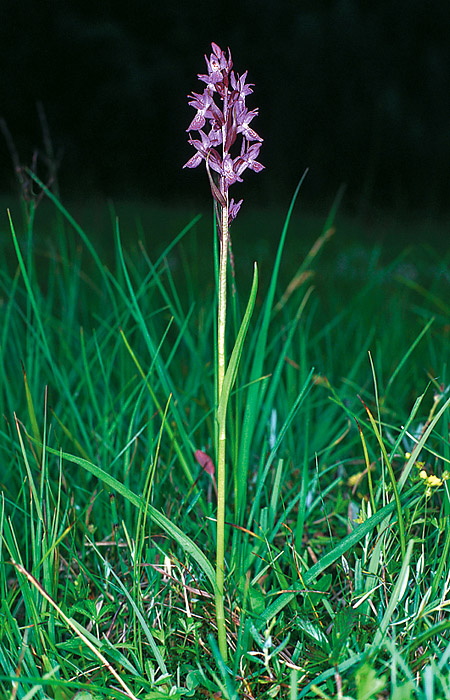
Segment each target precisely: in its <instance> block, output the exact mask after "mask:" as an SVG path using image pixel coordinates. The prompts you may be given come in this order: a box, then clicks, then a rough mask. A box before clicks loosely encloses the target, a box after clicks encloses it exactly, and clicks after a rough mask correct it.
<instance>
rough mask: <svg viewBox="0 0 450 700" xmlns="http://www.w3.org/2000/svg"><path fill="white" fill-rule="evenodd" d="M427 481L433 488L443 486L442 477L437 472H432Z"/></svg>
mask: <svg viewBox="0 0 450 700" xmlns="http://www.w3.org/2000/svg"><path fill="white" fill-rule="evenodd" d="M427 483H428V486H431V487H432V488H433V487H435V486H436V487H437V486H442V479H440V478H439V477H438V476H436V475H435V474H430V476H429V477H428V478H427Z"/></svg>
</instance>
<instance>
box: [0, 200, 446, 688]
mask: <svg viewBox="0 0 450 700" xmlns="http://www.w3.org/2000/svg"><path fill="white" fill-rule="evenodd" d="M47 194H48V195H49V197H50V198H52V199H53V201H54V204H55V205H56V206H57V207H58V211H59V212H60V213H62V214H63V215H64V216H65V222H66V223H65V225H64V230H60V232H59V234H58V235H59V236H60V237H61V239H62V237H63V236H64V245H63V246H62V247H61V248H60V249H59V250H58V248H57V240H59V239H55V241H54V244H53V245H54V247H55V253H54V254H52V255H51V256H50V259H49V260H48V262H47V266H46V267H44V268H42V267H41V266H40V265H39V264H38V259H37V257H36V252H35V251H36V247H35V246H34V235H35V234H34V232H32V233H33V235H32V236H29V237H28V239H27V240H26V242H25V244H26V245H27V246H29V248H28V249H27V250H24V249H23V246H24V243H23V242H22V243H21V242H20V240H19V237H18V235H17V233H16V231H15V227H14V226H13V227H12V245H13V247H14V248H15V252H16V255H17V260H18V265H17V269H16V270H14V269H10V268H11V265H10V264H9V266H8V267H5V266H3V267H2V270H1V282H2V296H3V299H4V301H3V304H2V306H1V309H0V312H1V314H2V326H1V327H2V341H1V352H2V363H1V373H2V379H1V387H2V390H1V392H0V396H1V402H2V406H1V408H2V415H3V416H4V422H3V428H2V440H1V444H2V456H3V460H2V463H3V471H2V474H3V476H2V482H3V501H2V516H1V520H0V523H1V542H2V567H1V577H0V585H1V588H2V600H3V603H2V633H1V639H0V659H1V666H2V678H1V680H0V684H1V685H0V687H1V693H2V694H3V695H4V696H5V697H9V696H10V695H11V693H13V695H14V696H16V695H17V697H27V696H28V697H31V695H32V694H34V695H36V696H39V697H42V698H44V697H56V696H58V697H61V698H63V697H64V698H66V697H72V696H74V695H75V694H76V693H81V692H84V693H86V694H88V695H91V696H92V697H97V696H98V697H100V696H108V697H113V696H115V697H116V696H119V695H120V693H123V692H128V694H129V695H130V696H135V697H142V696H144V695H145V696H146V697H149V698H157V697H165V696H169V695H170V693H171V694H172V695H171V697H180V698H181V697H201V696H206V697H208V695H209V696H211V697H213V696H214V694H216V693H218V692H221V693H222V696H223V697H229V698H233V697H237V698H270V697H280V698H284V697H311V698H312V697H335V696H336V695H338V696H339V695H340V696H343V695H346V696H349V697H355V698H359V697H375V696H377V695H378V696H382V697H391V696H392V697H396V696H397V697H417V698H422V697H423V698H428V697H447V696H448V682H449V678H448V671H447V665H448V664H447V661H448V659H447V652H446V649H447V648H448V642H447V638H448V633H449V632H448V629H449V626H450V624H449V623H448V621H447V615H446V609H447V605H448V603H447V595H448V593H447V591H448V584H449V572H448V563H447V552H448V548H449V545H450V537H449V534H448V533H449V528H448V508H449V502H448V489H447V483H448V482H447V481H446V476H447V475H446V468H447V464H448V460H449V455H448V452H449V445H448V435H447V433H446V430H445V426H446V425H447V424H448V418H447V416H448V410H449V408H448V407H449V399H448V394H447V388H446V366H445V363H444V362H442V363H440V362H439V358H442V357H445V356H446V352H447V351H448V334H447V332H446V326H445V321H446V319H445V315H444V314H443V313H441V312H440V311H439V303H438V299H439V295H440V290H439V288H438V287H437V286H436V287H435V288H434V289H432V290H430V292H427V294H426V295H424V294H423V293H422V290H421V288H420V285H418V284H415V285H411V284H410V283H409V282H408V283H407V284H405V281H404V280H403V279H396V278H395V275H394V271H395V269H396V267H397V262H393V263H392V264H391V265H390V266H387V267H386V266H384V267H381V266H378V267H377V269H376V270H374V273H373V276H372V278H371V279H370V280H368V282H367V283H366V285H365V286H364V287H360V286H357V287H356V288H355V292H354V294H353V296H352V297H351V299H350V301H349V302H348V305H346V306H345V307H343V308H341V309H337V308H336V307H337V301H338V298H337V292H338V290H337V289H336V288H335V287H334V286H331V281H330V286H329V287H328V288H323V287H322V288H321V287H320V285H319V286H318V288H317V290H314V289H312V286H311V281H312V280H313V273H314V265H315V262H316V261H317V259H318V257H319V255H320V254H322V253H323V252H324V251H323V248H322V247H321V246H322V245H324V244H325V243H327V245H329V242H328V239H329V237H330V234H329V232H330V230H331V228H332V226H333V218H334V215H335V211H334V209H333V211H332V212H331V215H330V217H329V218H328V219H327V221H325V223H324V230H323V233H322V235H321V236H320V237H319V244H318V245H317V246H316V247H315V248H314V249H313V251H312V252H311V255H310V256H308V257H307V258H306V260H305V261H304V262H303V263H302V262H301V261H299V267H298V271H297V273H296V275H295V277H294V280H292V279H289V278H288V279H286V280H284V281H283V279H282V275H281V276H280V265H281V253H282V248H283V244H284V240H285V237H286V236H287V235H288V226H287V224H288V221H287V222H286V226H285V227H284V229H283V232H282V237H281V241H280V247H279V253H278V256H277V259H276V261H275V267H274V272H273V275H272V279H271V281H270V283H269V284H266V286H265V289H266V292H265V295H264V296H263V297H261V298H260V299H259V300H258V302H257V307H256V311H255V318H254V320H253V322H252V323H251V324H250V326H249V330H248V338H247V341H246V345H245V351H244V352H243V356H242V362H241V366H240V370H239V372H238V375H237V379H236V385H235V389H234V391H233V394H232V396H231V400H230V406H231V410H230V414H229V418H228V422H227V434H228V441H229V453H230V463H231V465H232V470H230V475H229V478H228V482H227V485H226V492H227V494H228V497H227V500H226V514H225V519H226V522H227V523H228V525H227V527H229V528H230V534H231V538H230V549H229V550H228V551H227V553H226V569H225V599H224V600H225V605H224V611H225V616H226V621H227V637H226V639H227V647H228V663H227V664H226V665H225V664H224V661H223V659H222V655H221V654H220V653H219V651H218V648H217V646H216V642H215V637H216V625H215V607H214V583H215V572H214V566H213V562H214V553H215V547H216V542H215V513H216V497H215V491H214V484H213V479H212V476H213V474H212V473H211V472H208V471H207V470H205V469H203V468H202V466H201V465H200V464H199V463H198V462H197V461H196V459H195V453H196V451H197V450H202V451H204V452H206V453H207V452H210V451H211V447H212V445H213V444H214V439H215V427H214V405H215V386H214V371H213V367H212V366H211V361H210V360H211V357H212V356H213V352H212V347H213V342H214V341H213V338H214V332H213V329H214V304H213V300H212V298H211V296H209V297H208V294H205V292H203V297H202V298H200V299H199V300H198V301H196V299H195V295H193V294H191V293H190V292H189V291H187V292H186V290H189V289H194V288H195V284H196V271H195V269H194V268H189V267H185V268H184V270H185V273H186V274H187V278H185V279H184V280H182V281H180V280H179V279H178V281H177V282H175V280H174V276H173V273H172V268H171V265H170V264H169V260H170V257H171V256H173V255H177V252H176V250H177V248H176V246H180V245H183V246H184V247H185V250H188V248H189V235H190V234H191V233H192V231H193V229H194V228H195V227H196V226H198V222H197V221H195V220H194V221H192V222H191V223H190V224H189V225H188V226H187V227H186V230H184V231H182V232H180V235H179V236H177V239H178V242H177V243H176V244H174V245H172V243H171V244H169V246H168V247H167V248H166V249H165V250H164V251H163V254H162V255H161V256H159V257H158V259H156V260H154V261H152V260H151V259H150V258H149V257H148V256H147V255H145V256H142V255H140V256H138V255H136V256H135V257H133V258H131V257H130V256H129V255H128V254H127V252H126V249H125V248H124V247H123V246H122V243H121V236H120V230H119V226H118V224H117V225H116V228H115V242H116V256H115V266H114V267H111V266H110V267H108V268H106V267H105V266H104V265H103V263H102V261H101V259H100V258H99V257H98V255H97V253H96V250H95V247H94V245H93V242H92V240H91V239H90V238H89V237H88V236H87V234H86V233H85V232H84V231H83V230H82V229H80V228H79V227H78V226H77V224H76V223H75V222H74V221H73V220H72V219H71V217H70V215H69V214H68V213H67V212H66V211H65V210H64V208H63V207H62V205H61V204H60V203H59V202H58V200H56V199H54V198H53V195H52V194H51V193H50V192H47ZM288 218H289V217H288ZM73 233H75V235H76V236H77V237H78V240H79V241H81V245H80V244H77V243H76V241H75V239H73ZM67 248H70V250H75V251H78V252H77V255H78V257H77V256H74V257H71V259H70V260H69V259H68V258H67V257H66V255H65V254H64V250H65V249H67ZM83 249H84V250H85V251H86V252H88V253H90V255H91V259H92V261H93V265H92V264H90V263H88V261H87V260H84V257H85V255H84V253H82V250H83ZM325 254H326V249H325ZM82 256H83V259H82ZM433 264H435V263H433ZM441 282H442V280H441ZM336 284H337V285H338V284H339V280H338V278H336ZM236 285H237V286H238V285H239V280H236ZM210 294H211V295H212V294H213V288H212V287H211V292H210ZM399 298H401V304H400V305H399ZM380 299H383V306H382V308H381V309H380V308H379V306H380V303H379V300H380ZM322 307H324V308H330V309H333V314H329V315H326V314H324V312H323V311H322V310H321V308H322ZM230 308H231V309H232V311H231V316H230V318H231V323H230V326H229V329H228V334H230V335H231V336H232V335H233V333H234V332H236V330H235V329H237V328H238V327H239V325H240V320H241V301H240V296H239V289H237V291H236V295H235V297H233V302H232V306H231V307H230ZM377 309H378V310H377ZM431 312H434V313H435V317H434V320H433V321H432V322H431V319H430V316H431ZM427 317H428V320H427ZM386 319H389V321H390V323H389V324H388V323H387V322H386ZM230 341H231V338H230ZM369 350H371V357H372V365H371V364H370V361H369V356H368V354H367V353H368V351H369ZM20 361H22V363H23V369H24V371H23V372H22V368H21V364H20ZM313 368H314V369H313ZM427 374H429V376H430V378H428V376H427ZM414 385H416V386H417V387H419V389H420V391H418V392H417V394H420V395H419V398H418V399H417V400H414V398H413V397H414V394H413V390H414ZM427 385H428V386H427ZM46 387H47V388H46ZM256 390H257V391H256ZM359 397H361V399H362V400H361V399H360V398H359ZM14 415H15V416H16V418H15V417H14ZM249 417H250V420H251V421H252V422H251V423H249ZM249 425H251V436H250V435H249V434H248V432H249ZM242 445H245V446H246V447H245V450H244V448H243V447H242ZM243 455H244V456H245V458H246V460H247V461H246V464H247V467H246V474H247V478H246V488H245V496H244V497H243V501H242V503H241V505H240V507H239V509H237V502H236V498H235V493H236V489H235V483H234V477H233V474H235V473H236V470H237V468H238V465H239V468H241V469H242V464H243V462H242V460H243ZM433 475H434V478H432V477H433ZM395 491H397V496H398V500H396V499H395V497H394V496H395ZM400 519H401V521H402V527H403V530H401V528H400V526H399V522H400ZM402 532H403V535H402V534H401V533H402ZM13 562H15V564H13ZM44 592H45V594H44ZM86 640H87V641H86ZM88 642H89V643H88ZM111 669H113V670H114V671H115V672H116V673H117V674H119V676H120V678H121V680H122V681H123V683H124V684H125V685H126V687H127V689H128V691H124V688H123V686H122V687H121V683H120V682H119V681H117V678H115V676H114V673H113V672H112V670H111ZM430 688H433V691H432V692H433V693H434V696H433V695H431V696H430V692H431V691H430ZM408 693H409V695H408ZM396 694H397V695H396Z"/></svg>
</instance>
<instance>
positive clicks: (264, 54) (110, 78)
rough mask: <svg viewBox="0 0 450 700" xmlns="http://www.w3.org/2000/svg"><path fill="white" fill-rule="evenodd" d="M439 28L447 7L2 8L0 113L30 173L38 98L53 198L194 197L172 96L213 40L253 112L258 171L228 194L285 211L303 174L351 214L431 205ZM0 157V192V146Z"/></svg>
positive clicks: (48, 2) (436, 174)
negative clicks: (243, 80) (225, 51)
mask: <svg viewBox="0 0 450 700" xmlns="http://www.w3.org/2000/svg"><path fill="white" fill-rule="evenodd" d="M449 29H450V4H449V3H446V2H438V0H436V1H435V2H431V3H424V2H422V1H420V2H419V0H396V2H392V0H378V1H377V2H363V1H362V0H361V1H358V0H305V1H304V2H302V1H301V0H297V1H296V2H294V1H293V0H292V1H289V0H240V2H233V1H232V0H229V2H227V3H225V2H223V3H211V2H206V1H205V0H200V1H199V2H194V3H192V2H166V3H152V2H148V0H129V2H128V3H124V2H123V0H121V1H120V2H119V1H118V0H104V1H99V2H94V3H93V2H92V0H89V1H87V0H79V1H75V0H73V1H72V0H68V1H61V0H39V1H38V0H20V2H19V1H18V0H2V2H1V3H0V65H1V75H2V80H3V90H2V105H1V108H0V116H2V117H3V118H4V119H5V121H6V123H7V125H8V128H9V130H10V132H11V134H12V136H13V139H14V142H15V144H16V147H17V150H18V152H19V155H20V158H21V160H22V161H24V162H28V163H29V162H30V161H31V155H32V151H33V148H34V147H40V146H41V144H42V136H41V133H40V126H39V119H38V114H37V110H36V103H37V102H38V101H40V102H41V103H42V105H43V107H44V110H45V114H46V117H47V121H48V124H49V128H50V132H51V135H52V139H53V143H54V147H55V150H56V151H58V149H61V150H62V163H61V168H60V179H61V182H62V186H63V192H68V193H74V194H80V195H82V194H88V193H93V192H96V193H98V192H100V193H103V194H112V195H115V196H117V195H120V194H122V195H125V196H130V195H131V194H135V195H137V196H142V195H144V196H147V197H158V198H169V199H170V198H180V197H183V198H186V197H190V196H195V194H194V192H195V191H196V189H198V188H199V186H200V182H201V183H202V185H201V186H204V187H205V189H206V184H205V182H206V181H205V176H204V173H197V172H195V173H194V172H189V173H186V172H183V171H181V166H182V164H183V163H184V162H185V161H186V160H187V158H189V156H190V155H191V151H190V148H189V146H188V145H187V143H186V140H187V134H186V133H185V128H186V126H187V124H188V123H189V120H190V119H191V110H190V108H189V107H188V106H187V102H186V95H187V93H188V92H190V91H192V90H197V89H200V90H201V89H202V85H201V84H200V83H199V82H198V81H197V79H196V73H198V72H203V70H204V59H203V54H204V53H205V52H208V53H209V45H210V42H211V41H212V40H213V41H216V42H217V43H219V44H221V45H222V46H223V47H225V46H227V45H229V46H230V47H231V50H232V54H233V59H234V63H235V67H236V69H237V70H238V71H239V72H243V71H244V70H245V69H246V68H248V69H249V77H250V79H251V81H252V82H254V83H255V93H254V95H252V96H251V97H250V98H249V107H255V106H259V108H260V116H259V117H258V120H257V126H256V121H255V128H256V129H257V131H258V132H259V133H260V134H261V135H262V136H263V137H264V138H265V143H264V146H263V149H262V151H261V157H260V159H261V161H262V162H263V163H264V164H265V165H266V167H267V170H266V172H265V174H264V177H261V178H258V182H257V183H256V181H255V182H254V183H253V182H251V178H250V177H249V178H247V182H246V183H245V185H242V186H241V187H242V190H241V194H243V195H244V196H245V191H246V190H247V191H248V192H249V191H250V190H251V191H252V197H254V201H255V202H256V201H264V202H267V201H269V202H272V201H273V202H277V201H280V200H281V201H282V202H283V203H284V202H285V201H286V198H287V196H289V195H290V193H291V192H292V191H293V188H294V186H295V184H296V182H297V180H298V179H299V177H300V175H301V173H302V172H303V170H304V169H305V168H306V167H309V168H310V173H309V176H308V180H307V185H306V192H307V194H306V196H307V198H308V199H309V200H310V201H312V202H314V201H316V200H326V199H327V198H329V197H330V196H332V195H333V193H334V192H335V191H336V190H337V188H338V186H339V185H340V184H341V183H342V182H345V183H347V201H348V203H349V205H350V206H353V207H364V206H368V207H370V206H373V205H383V206H387V207H391V206H400V207H405V208H406V207H407V208H423V209H425V208H427V207H428V208H430V207H431V208H433V210H436V211H443V210H446V208H447V201H448V198H447V190H448V182H449V162H450V131H449V117H450V97H449V89H448V82H449V75H450V42H449V40H448V36H449ZM0 155H1V158H0V177H1V182H0V190H1V191H5V190H7V189H9V188H11V186H12V183H13V174H12V168H11V165H10V159H9V155H8V150H7V147H6V145H5V142H4V140H2V142H1V144H0ZM199 170H200V169H199ZM249 182H250V187H249V185H248V183H249ZM252 187H253V189H252ZM254 190H256V191H254Z"/></svg>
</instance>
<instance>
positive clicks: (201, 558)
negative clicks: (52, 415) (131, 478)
mask: <svg viewBox="0 0 450 700" xmlns="http://www.w3.org/2000/svg"><path fill="white" fill-rule="evenodd" d="M47 452H50V453H51V454H54V455H57V456H59V457H61V458H62V459H65V460H67V461H68V462H72V463H73V464H78V466H80V467H82V468H83V469H85V470H86V471H87V472H89V473H90V474H93V475H94V476H95V477H97V479H100V481H102V482H103V483H104V484H105V485H106V486H108V487H109V488H111V489H114V490H115V491H117V493H119V494H120V495H121V496H122V497H123V498H125V499H127V500H128V501H130V503H132V504H133V505H134V506H136V508H143V507H145V503H144V501H143V500H142V498H141V497H140V496H138V495H137V494H135V493H134V492H133V491H131V489H129V488H128V487H127V486H125V485H124V484H122V483H121V482H120V481H118V479H116V478H115V477H113V476H111V474H108V473H107V472H105V471H104V470H103V469H101V468H100V467H98V466H97V465H96V464H92V462H89V461H88V460H87V459H83V458H82V457H76V456H75V455H71V454H68V453H67V452H59V451H58V450H54V449H53V448H50V447H47ZM148 514H149V515H150V517H151V518H152V520H153V521H154V522H155V523H157V524H158V525H159V526H160V527H161V528H162V529H163V530H164V531H165V532H167V534H168V535H170V537H173V539H174V540H176V542H178V544H179V545H180V547H181V548H182V549H183V550H184V551H185V552H186V554H188V555H189V556H191V557H192V559H194V561H195V562H196V563H197V564H198V565H199V567H200V568H201V569H202V571H203V573H204V574H205V576H206V577H207V579H208V581H209V582H210V583H211V586H212V588H213V589H214V590H215V585H216V582H215V574H214V569H213V567H212V565H211V563H210V562H209V561H208V559H207V558H206V557H205V555H204V554H203V552H202V550H201V549H200V548H199V547H198V546H197V545H196V544H195V542H193V540H191V539H190V537H188V536H187V535H185V533H184V532H183V531H182V530H180V528H179V527H177V526H176V525H174V524H173V523H172V522H171V521H170V520H169V518H167V517H166V516H165V515H163V513H160V511H159V510H157V509H156V508H155V507H154V506H151V505H149V506H148Z"/></svg>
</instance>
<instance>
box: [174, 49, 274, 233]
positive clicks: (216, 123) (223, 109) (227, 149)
mask: <svg viewBox="0 0 450 700" xmlns="http://www.w3.org/2000/svg"><path fill="white" fill-rule="evenodd" d="M211 47H212V53H211V54H210V56H209V58H208V57H207V56H205V61H206V67H207V71H208V72H207V74H204V75H203V74H199V75H198V78H199V80H201V81H202V82H204V83H206V87H205V89H204V91H203V93H201V94H200V93H196V92H193V93H192V95H189V106H191V107H193V108H194V109H195V110H196V114H195V117H194V118H193V120H192V121H191V123H190V124H189V127H188V128H187V130H186V131H188V132H191V131H197V132H198V135H199V137H200V138H192V136H191V135H189V143H190V144H191V145H192V146H193V147H194V148H195V150H196V153H195V154H194V155H193V156H192V157H191V158H190V159H189V160H188V161H187V163H185V164H184V166H183V167H184V168H196V167H198V166H199V165H200V163H201V162H202V161H205V164H206V168H207V173H208V177H209V180H210V185H211V191H212V194H213V197H214V199H215V200H216V202H218V204H219V205H220V207H222V208H227V217H228V220H229V221H232V220H233V219H235V218H236V216H237V213H238V211H239V209H240V207H241V204H242V199H241V200H240V201H239V202H238V203H235V202H234V200H233V199H232V200H231V202H230V203H229V204H228V189H229V187H230V186H231V185H233V184H234V183H235V182H242V178H241V175H242V173H243V172H244V171H245V170H246V169H247V168H248V169H250V170H253V171H254V172H256V173H258V172H260V171H261V170H263V168H264V166H263V165H262V164H261V163H260V162H259V161H257V160H256V159H257V157H258V155H259V151H260V148H261V144H262V141H263V139H262V138H261V136H259V134H257V132H256V131H255V130H254V129H253V128H252V127H251V126H250V122H251V121H252V120H253V119H254V118H255V117H256V116H257V115H258V109H256V108H255V109H252V110H249V109H247V107H246V104H245V100H246V98H247V96H248V95H251V94H252V92H253V89H252V87H253V85H251V84H249V83H246V79H247V71H245V73H243V74H242V75H241V76H239V75H238V74H235V73H234V71H232V66H233V61H232V58H231V52H230V49H228V57H227V56H226V55H225V52H224V51H222V49H221V48H220V46H218V45H217V44H215V43H214V42H213V43H212V44H211ZM208 124H209V131H208V132H207V131H206V129H207V128H208ZM238 137H241V138H240V140H241V144H240V155H235V156H233V154H232V150H233V147H234V146H235V143H236V141H237V140H238ZM238 147H239V144H238ZM217 149H219V150H217ZM211 170H213V171H214V172H215V173H217V174H218V176H219V178H218V182H217V183H216V182H215V181H214V180H213V177H212V175H211V172H210V171H211ZM221 222H222V218H221V217H219V215H218V223H219V230H220V226H221V225H222V223H221Z"/></svg>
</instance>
